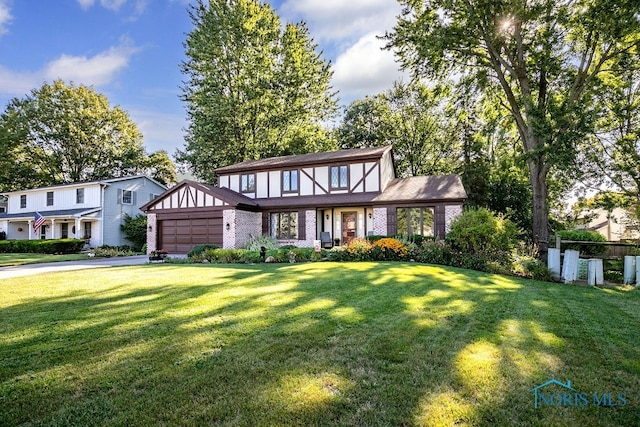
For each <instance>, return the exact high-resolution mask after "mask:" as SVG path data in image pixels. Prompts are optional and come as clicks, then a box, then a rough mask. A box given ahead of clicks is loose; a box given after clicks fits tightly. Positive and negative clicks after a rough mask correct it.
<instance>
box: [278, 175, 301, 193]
mask: <svg viewBox="0 0 640 427" xmlns="http://www.w3.org/2000/svg"><path fill="white" fill-rule="evenodd" d="M297 191H298V171H297V170H291V171H282V192H283V193H287V192H288V193H293V192H297Z"/></svg>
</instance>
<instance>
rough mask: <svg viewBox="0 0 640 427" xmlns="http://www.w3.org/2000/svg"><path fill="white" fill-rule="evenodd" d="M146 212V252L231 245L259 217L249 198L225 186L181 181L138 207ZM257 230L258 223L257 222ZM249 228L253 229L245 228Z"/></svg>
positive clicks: (171, 252)
mask: <svg viewBox="0 0 640 427" xmlns="http://www.w3.org/2000/svg"><path fill="white" fill-rule="evenodd" d="M141 209H142V210H143V211H145V212H146V213H147V225H148V227H147V251H151V250H155V249H164V250H166V251H167V252H169V253H170V254H185V253H187V252H189V251H190V250H191V248H193V247H194V246H195V245H201V244H206V243H212V244H215V245H218V246H220V247H224V246H225V244H226V245H227V246H228V245H233V244H235V242H236V241H238V240H237V239H238V236H239V235H241V234H242V233H243V232H246V231H247V227H246V224H251V223H253V222H254V221H253V220H250V219H247V218H246V216H247V215H257V216H258V217H259V216H260V214H259V213H257V211H258V205H257V204H256V203H255V201H253V200H252V199H250V198H248V197H245V196H243V195H240V194H238V193H236V192H234V191H231V190H229V189H227V188H218V187H214V186H212V185H207V184H202V183H199V182H194V181H188V180H185V181H182V182H181V183H179V184H178V185H176V186H175V187H173V188H170V189H169V190H167V191H165V192H164V193H162V194H161V195H159V196H158V197H156V198H155V199H153V200H152V201H150V202H149V203H147V204H146V205H144V206H142V208H141ZM257 224H258V225H257V226H256V228H257V231H258V232H257V233H255V232H254V233H253V234H254V235H256V234H259V231H260V222H258V223H257ZM249 230H250V231H252V232H253V231H254V230H253V229H252V228H249Z"/></svg>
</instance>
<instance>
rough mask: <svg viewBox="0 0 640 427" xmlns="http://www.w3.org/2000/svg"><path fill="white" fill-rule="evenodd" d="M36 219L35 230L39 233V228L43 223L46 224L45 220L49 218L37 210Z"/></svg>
mask: <svg viewBox="0 0 640 427" xmlns="http://www.w3.org/2000/svg"><path fill="white" fill-rule="evenodd" d="M34 220H35V222H34V223H33V232H34V233H37V232H38V228H40V226H41V225H42V224H44V222H45V221H46V220H47V218H45V217H43V216H42V215H40V213H39V212H36V216H35V218H34Z"/></svg>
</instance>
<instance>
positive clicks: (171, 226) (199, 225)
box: [158, 212, 222, 254]
mask: <svg viewBox="0 0 640 427" xmlns="http://www.w3.org/2000/svg"><path fill="white" fill-rule="evenodd" d="M214 215H215V216H214V217H212V218H197V219H194V218H191V219H165V220H162V221H159V222H160V225H159V229H160V239H159V242H158V243H159V245H160V248H161V249H164V250H166V251H169V253H173V254H185V253H187V252H189V251H190V250H191V248H192V247H194V246H195V245H201V244H204V243H214V244H216V245H218V246H220V247H222V212H220V214H214Z"/></svg>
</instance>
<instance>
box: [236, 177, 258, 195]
mask: <svg viewBox="0 0 640 427" xmlns="http://www.w3.org/2000/svg"><path fill="white" fill-rule="evenodd" d="M240 191H241V192H243V193H253V192H255V191H256V176H255V174H252V173H251V174H247V175H240Z"/></svg>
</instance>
